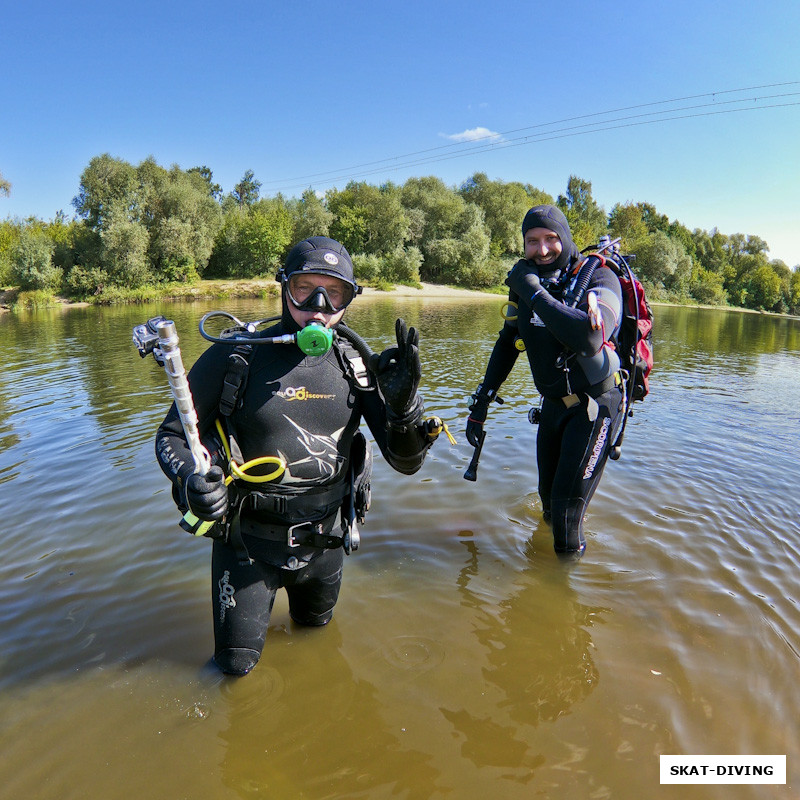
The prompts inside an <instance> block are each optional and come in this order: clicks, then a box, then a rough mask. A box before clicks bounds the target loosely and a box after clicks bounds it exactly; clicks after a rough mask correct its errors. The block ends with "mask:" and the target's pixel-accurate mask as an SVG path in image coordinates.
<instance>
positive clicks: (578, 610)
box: [440, 531, 605, 781]
mask: <svg viewBox="0 0 800 800" xmlns="http://www.w3.org/2000/svg"><path fill="white" fill-rule="evenodd" d="M461 537H462V538H461V543H462V544H463V546H464V547H465V549H466V552H467V560H466V562H465V564H464V566H463V568H462V569H461V571H460V574H459V578H458V587H459V592H460V594H461V598H462V600H461V602H462V605H464V606H466V607H468V608H470V609H472V613H473V615H474V619H475V622H474V624H473V633H474V636H475V637H476V638H477V640H478V641H479V643H480V645H481V648H482V650H483V651H484V653H485V655H486V666H485V667H484V668H483V678H484V680H485V683H486V686H487V687H488V688H490V689H496V690H498V691H499V692H500V695H501V697H500V699H499V700H498V701H497V702H496V703H495V704H494V707H495V708H496V709H497V713H498V714H503V715H507V718H505V717H504V718H502V719H501V718H497V719H492V718H487V717H486V715H485V714H483V715H481V714H476V713H472V712H471V711H470V710H469V709H466V708H460V709H447V708H442V709H440V710H441V713H442V714H443V715H444V716H445V718H446V719H447V720H448V721H449V722H450V724H451V725H452V726H453V728H454V730H455V731H457V733H458V734H459V735H460V736H461V737H462V738H463V745H462V754H463V755H464V756H465V757H466V758H469V759H470V760H472V761H473V762H474V763H475V764H476V765H478V766H484V765H487V764H488V765H495V766H503V767H507V768H523V770H522V772H521V773H520V774H519V775H518V776H517V779H518V780H521V781H527V780H529V779H530V777H531V776H532V773H533V770H535V769H536V768H537V767H538V766H540V765H541V764H542V763H543V759H542V757H541V756H540V755H536V754H534V753H533V752H531V750H530V746H529V743H528V741H527V739H528V733H527V732H526V729H528V728H530V727H534V728H535V727H538V726H539V725H541V724H542V723H553V722H555V721H556V720H558V719H559V718H560V717H563V716H564V715H566V714H569V713H571V711H572V710H573V709H574V708H575V706H576V705H579V704H580V703H581V702H582V701H583V700H585V699H586V698H587V697H588V695H589V694H590V693H591V692H592V690H593V689H594V687H595V686H596V685H597V682H598V671H597V668H596V666H595V664H594V662H593V661H592V657H591V651H592V640H591V636H590V633H589V631H590V629H591V627H592V625H594V624H595V623H596V622H597V621H598V617H599V615H600V614H601V613H603V611H604V610H605V609H601V608H593V607H590V606H586V605H584V604H582V603H580V602H578V601H577V600H576V598H575V596H574V593H573V592H572V591H571V589H570V587H569V574H568V571H565V569H564V567H563V565H561V564H560V563H558V562H554V561H548V562H546V563H542V559H541V555H539V556H536V557H534V555H533V553H532V552H526V553H525V554H524V555H523V556H522V564H521V568H520V570H519V571H518V572H516V573H514V579H513V584H512V586H511V587H510V591H509V593H508V595H507V596H506V597H505V598H504V599H502V600H500V601H499V602H498V603H496V602H495V601H494V600H493V599H492V595H491V594H489V595H487V594H486V592H484V591H482V589H481V588H480V586H479V585H477V582H478V581H479V579H480V569H479V566H480V565H479V562H480V556H481V553H480V548H479V546H478V544H477V542H476V541H475V539H474V538H473V536H472V533H471V532H470V531H463V532H462V534H461ZM473 584H476V585H475V587H474V588H473ZM509 777H511V776H509Z"/></svg>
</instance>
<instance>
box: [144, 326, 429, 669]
mask: <svg viewBox="0 0 800 800" xmlns="http://www.w3.org/2000/svg"><path fill="white" fill-rule="evenodd" d="M282 332H283V330H282V328H281V326H280V325H277V326H275V327H274V328H272V329H270V330H269V331H265V332H264V335H265V336H266V335H269V336H277V335H279V334H281V333H282ZM346 351H347V348H342V347H341V345H340V344H337V343H335V344H334V346H333V347H332V348H331V349H330V350H329V351H328V352H327V353H326V354H325V355H322V356H306V355H304V354H303V353H302V352H301V351H300V349H299V348H298V347H296V346H295V345H270V344H265V345H256V346H254V348H253V352H252V356H251V358H250V368H249V375H248V379H247V383H246V388H245V390H244V391H243V393H242V395H241V404H240V406H239V407H238V408H236V409H235V410H234V411H233V413H232V414H231V415H230V417H229V420H228V424H229V426H230V428H229V430H230V432H232V433H233V434H234V438H235V441H236V442H237V443H238V446H239V448H240V449H241V458H242V461H244V462H246V461H249V460H251V459H255V458H259V457H263V456H278V457H280V458H281V459H282V460H283V462H284V463H285V465H286V466H285V471H284V472H283V473H282V474H281V475H280V476H279V477H278V478H276V479H275V480H274V481H271V482H268V483H261V484H250V483H247V482H242V481H240V480H239V481H236V482H235V484H236V487H237V491H238V492H239V496H240V497H241V496H244V495H243V493H247V495H248V496H247V499H246V500H245V501H244V502H243V503H242V505H241V513H240V514H239V515H238V516H239V519H238V522H239V525H240V532H241V537H240V543H239V546H238V547H237V543H236V542H235V541H232V540H231V538H230V537H229V539H228V540H227V541H225V540H219V539H217V540H215V541H214V544H213V555H212V600H213V607H214V633H215V660H216V661H217V663H218V664H219V666H220V667H221V668H222V669H223V670H224V671H226V672H234V673H238V674H242V673H243V672H246V671H247V670H248V669H250V668H251V667H252V666H253V665H254V664H255V663H256V661H257V660H258V658H259V656H260V654H261V651H262V648H263V645H264V639H265V636H266V632H267V626H268V624H269V618H270V612H271V609H272V604H273V601H274V598H275V592H276V591H277V589H278V588H280V587H285V588H286V590H287V594H288V596H289V607H290V613H291V616H292V618H293V619H294V620H295V621H297V622H298V623H301V624H307V625H323V624H325V623H326V622H328V620H329V619H330V618H331V616H332V613H333V607H334V605H335V603H336V600H337V598H338V594H339V588H340V584H341V576H342V560H343V549H342V547H341V544H342V540H341V538H340V537H341V533H342V531H341V530H340V529H339V527H338V526H337V522H339V520H340V513H339V510H340V507H341V505H342V500H343V497H344V496H345V494H346V493H347V492H348V491H349V481H348V471H349V458H350V453H351V445H352V444H353V441H354V437H355V436H356V433H357V431H358V428H359V424H360V422H361V420H362V419H363V420H364V421H366V423H367V426H368V427H369V429H370V431H371V432H372V435H373V437H374V440H375V443H376V445H377V446H378V448H379V449H380V451H381V453H382V454H383V456H384V458H385V459H386V460H387V461H388V463H389V464H390V465H391V466H392V467H393V468H394V469H396V470H398V471H399V472H402V473H405V474H412V473H414V472H416V471H417V470H418V469H419V468H420V466H421V465H422V462H423V460H424V458H425V454H426V452H427V449H428V447H429V446H430V442H429V440H428V439H427V437H426V436H425V435H424V433H423V432H422V431H421V430H420V428H419V427H418V426H417V425H412V426H410V427H409V428H408V429H407V430H395V429H393V428H392V427H391V426H388V425H387V418H386V408H385V405H384V402H383V400H382V398H381V396H380V394H379V392H378V391H377V390H376V389H375V387H374V380H371V381H368V379H367V378H366V371H365V370H362V372H361V376H360V377H361V380H360V382H359V381H357V380H356V379H355V376H354V375H353V374H352V372H351V374H350V375H349V376H348V375H347V374H346V372H347V371H348V369H347V368H348V365H349V364H351V362H352V359H353V357H354V356H355V355H356V353H355V351H353V349H352V348H350V350H349V357H348V355H347V352H346ZM231 352H232V348H231V347H230V346H226V345H221V344H215V345H212V346H211V347H210V348H209V349H208V350H206V351H205V352H204V353H203V354H202V355H201V356H200V358H199V359H198V360H197V362H196V363H195V365H194V366H193V367H192V369H191V372H190V373H189V384H190V387H191V391H192V397H193V400H194V404H195V408H196V410H197V414H198V420H199V430H200V435H201V438H202V439H203V441H204V443H205V444H206V445H207V447H208V449H209V450H210V451H211V450H217V449H218V448H217V447H216V446H215V444H214V442H213V431H214V429H215V420H216V419H217V418H218V417H219V416H220V409H219V405H220V395H221V391H222V386H223V379H224V378H225V376H226V371H227V367H228V357H229V356H230V355H231ZM356 361H357V359H356ZM370 383H371V385H367V386H366V389H365V388H364V386H365V385H366V384H370ZM359 384H361V385H359ZM156 454H157V457H158V460H159V464H160V466H161V468H162V470H163V471H164V472H165V474H166V475H167V476H168V477H169V478H170V479H171V480H172V481H173V484H174V486H175V487H176V490H175V495H176V500H177V501H178V503H179V505H182V503H181V498H182V494H183V485H184V482H185V481H186V479H187V478H188V477H189V475H191V474H192V472H193V471H194V465H193V461H192V457H191V452H190V450H189V448H188V446H187V444H186V440H185V437H184V434H183V430H182V427H181V423H180V418H179V416H178V413H177V410H176V408H175V405H174V404H173V406H172V408H171V409H170V411H169V413H168V414H167V416H166V418H165V419H164V421H163V423H162V424H161V427H160V428H159V430H158V433H157V436H156ZM271 469H272V467H267V468H266V472H269V471H270V470H271ZM253 489H255V490H256V491H257V493H258V494H257V495H254V494H253V493H252V491H251V490H253ZM232 496H234V495H232ZM256 501H257V502H256ZM291 526H297V527H295V528H293V529H292V530H290V527H291ZM313 532H316V533H315V535H316V536H317V538H316V539H314V540H313V542H312V541H310V540H309V539H308V538H307V537H308V535H310V534H311V533H313ZM294 534H296V535H297V540H299V541H301V542H304V543H302V544H297V543H296V540H295V539H293V538H292V537H293V536H294ZM241 545H244V547H245V548H246V551H247V552H246V554H245V555H246V556H248V557H249V561H248V559H247V558H242V548H241ZM322 545H324V546H322Z"/></svg>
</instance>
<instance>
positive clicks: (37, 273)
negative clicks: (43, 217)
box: [11, 226, 62, 291]
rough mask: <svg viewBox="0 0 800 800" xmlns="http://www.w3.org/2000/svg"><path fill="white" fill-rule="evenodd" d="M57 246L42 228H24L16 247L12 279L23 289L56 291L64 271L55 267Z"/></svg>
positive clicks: (13, 257)
mask: <svg viewBox="0 0 800 800" xmlns="http://www.w3.org/2000/svg"><path fill="white" fill-rule="evenodd" d="M54 248H55V245H54V244H53V241H52V240H51V239H50V237H49V236H48V235H47V233H46V232H45V231H44V230H43V229H42V228H41V227H38V226H36V227H34V226H28V227H26V228H24V229H23V230H22V231H21V233H20V236H19V240H18V241H17V243H16V245H15V246H14V251H13V256H12V266H11V279H12V280H13V281H14V283H15V284H16V285H17V286H19V287H20V288H21V289H26V290H28V289H44V290H47V291H55V290H56V289H58V288H59V287H60V285H61V276H62V271H61V270H60V269H58V268H57V267H54V266H53V250H54Z"/></svg>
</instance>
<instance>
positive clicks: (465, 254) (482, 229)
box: [421, 203, 497, 287]
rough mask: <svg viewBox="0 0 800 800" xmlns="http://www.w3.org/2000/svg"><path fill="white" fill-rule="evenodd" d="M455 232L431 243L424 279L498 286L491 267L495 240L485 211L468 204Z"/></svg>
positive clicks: (468, 284)
mask: <svg viewBox="0 0 800 800" xmlns="http://www.w3.org/2000/svg"><path fill="white" fill-rule="evenodd" d="M452 233H453V235H452V236H446V237H441V238H439V239H433V240H431V241H429V242H428V244H427V254H426V256H425V263H424V264H423V267H422V270H421V274H422V277H423V278H425V279H426V280H432V281H438V282H440V283H454V284H457V285H459V286H471V287H479V286H488V285H491V284H493V283H495V282H496V279H497V276H496V275H494V274H493V273H492V271H491V270H490V269H489V268H488V267H489V250H490V242H491V239H490V237H489V231H488V230H487V228H486V226H485V225H484V223H483V212H482V211H481V210H480V209H479V208H478V207H477V206H476V205H475V204H473V203H466V204H465V206H464V209H463V211H462V214H461V217H460V219H459V221H458V223H457V227H456V229H455V230H454V231H453V232H452Z"/></svg>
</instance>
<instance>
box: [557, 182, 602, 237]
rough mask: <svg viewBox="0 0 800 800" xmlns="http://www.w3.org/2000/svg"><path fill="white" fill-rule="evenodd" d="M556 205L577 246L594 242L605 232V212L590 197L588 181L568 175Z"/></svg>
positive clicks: (590, 186) (590, 189) (590, 191)
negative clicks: (565, 187) (564, 218)
mask: <svg viewBox="0 0 800 800" xmlns="http://www.w3.org/2000/svg"><path fill="white" fill-rule="evenodd" d="M556 205H557V206H558V207H559V208H560V209H561V210H562V211H563V212H564V214H565V215H566V217H567V221H568V222H569V227H570V230H571V231H572V238H573V240H574V241H575V243H576V244H577V245H578V246H579V247H585V246H588V245H591V244H595V243H596V242H597V240H598V239H599V238H600V237H601V236H602V235H603V234H604V233H605V232H606V230H607V220H606V212H605V211H604V210H603V209H602V208H601V207H600V206H599V205H597V202H596V201H595V199H594V198H593V197H592V184H591V182H590V181H585V180H583V178H579V177H577V176H576V175H570V176H569V181H568V182H567V192H566V194H565V195H559V196H558V199H557V200H556Z"/></svg>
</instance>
